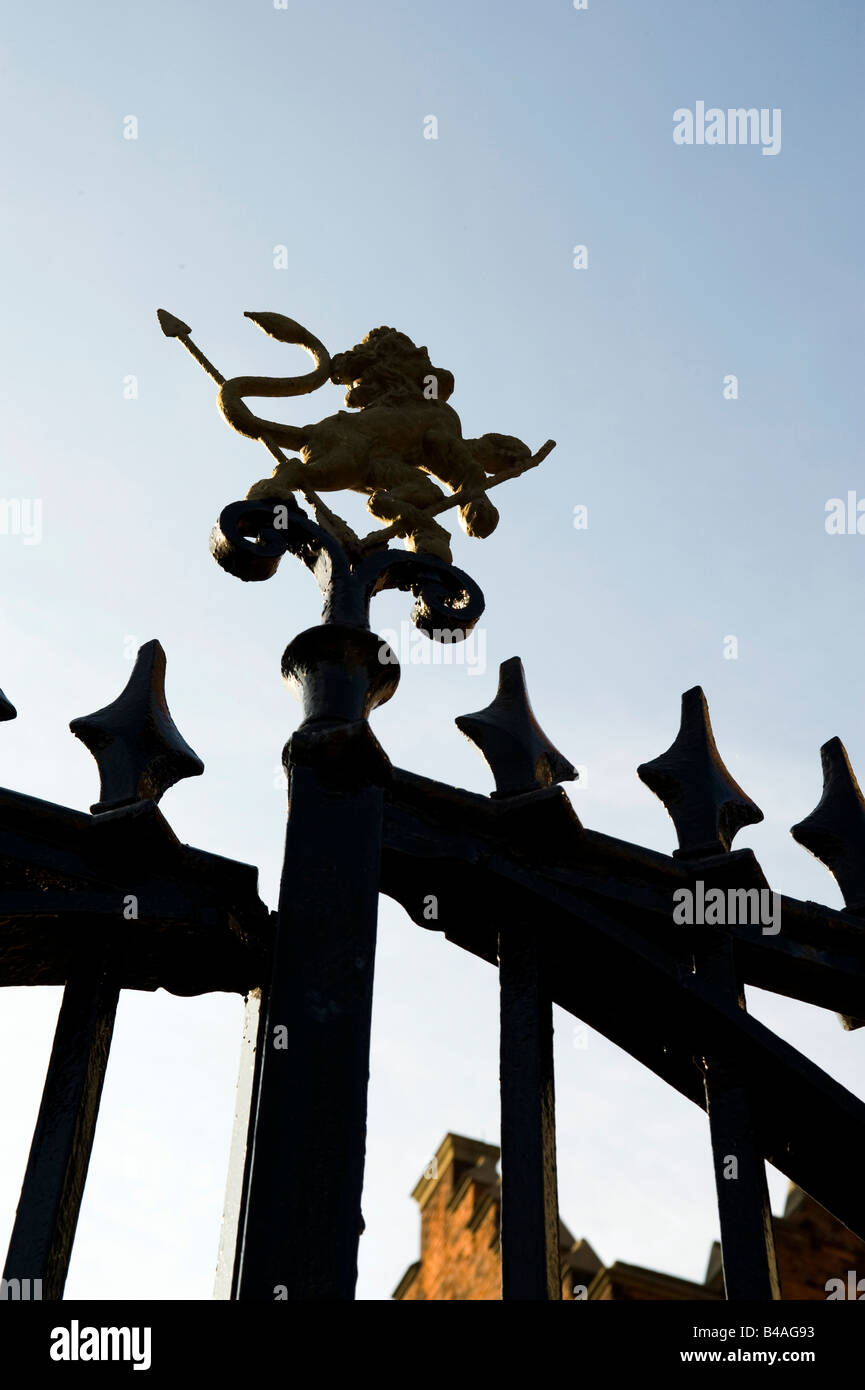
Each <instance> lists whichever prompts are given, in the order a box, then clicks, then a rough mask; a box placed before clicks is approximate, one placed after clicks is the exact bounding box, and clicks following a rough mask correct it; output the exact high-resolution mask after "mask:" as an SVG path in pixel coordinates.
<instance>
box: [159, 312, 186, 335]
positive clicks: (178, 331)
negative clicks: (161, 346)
mask: <svg viewBox="0 0 865 1390" xmlns="http://www.w3.org/2000/svg"><path fill="white" fill-rule="evenodd" d="M156 317H157V318H158V319H159V327H160V328H161V329H162V331H163V333H164V334H165V336H166V338H188V337H189V335H190V333H191V332H192V329H191V328H190V327H189V324H188V323H184V322H183V319H178V318H175V316H174V314H169V312H168V310H167V309H157V310H156Z"/></svg>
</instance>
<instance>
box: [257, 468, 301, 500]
mask: <svg viewBox="0 0 865 1390" xmlns="http://www.w3.org/2000/svg"><path fill="white" fill-rule="evenodd" d="M246 500H247V502H272V501H279V502H293V501H294V500H295V499H294V492H293V491H292V489H291V488H290V487H289V486H288V482H287V481H286V479H285V478H281V477H280V476H279V469H278V468H276V469H274V472H273V476H272V477H270V478H260V479H259V481H258V482H257V483H253V484H252V487H251V488H250V489H249V492H248V493H247V494H246Z"/></svg>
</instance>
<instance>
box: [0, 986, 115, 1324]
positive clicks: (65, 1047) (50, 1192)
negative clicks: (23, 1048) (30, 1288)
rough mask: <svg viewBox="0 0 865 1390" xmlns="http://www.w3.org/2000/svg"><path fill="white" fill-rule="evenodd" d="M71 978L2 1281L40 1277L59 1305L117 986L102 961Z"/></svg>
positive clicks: (46, 1292)
mask: <svg viewBox="0 0 865 1390" xmlns="http://www.w3.org/2000/svg"><path fill="white" fill-rule="evenodd" d="M90 969H91V972H92V973H89V974H88V975H86V976H85V975H84V974H83V972H82V974H81V975H80V976H79V977H77V978H76V979H72V980H69V981H68V983H67V985H66V988H65V990H64V992H63V1003H62V1004H61V1007H60V1014H59V1016H58V1019H57V1028H56V1031H55V1034H54V1043H53V1046H52V1048H51V1058H50V1061H49V1064H48V1072H47V1074H46V1077H45V1086H44V1089H43V1092H42V1103H41V1105H40V1107H39V1115H38V1118H37V1121H36V1128H35V1130H34V1134H33V1143H32V1145H31V1148H30V1156H29V1159H28V1161H27V1170H26V1173H25V1175H24V1183H23V1185H22V1188H21V1197H20V1200H19V1203H18V1210H17V1213H16V1216H15V1225H14V1226H13V1229H12V1237H11V1240H10V1242H9V1252H8V1254H7V1256H6V1267H5V1269H4V1271H3V1277H4V1278H5V1279H7V1280H9V1279H31V1280H32V1279H41V1281H42V1297H43V1299H53V1300H57V1299H61V1298H62V1297H63V1289H64V1286H65V1283H66V1275H67V1273H68V1270H69V1260H70V1257H71V1254H72V1243H73V1241H74V1239H75V1228H76V1226H77V1224H78V1213H79V1210H80V1208H81V1198H82V1196H83V1193H84V1183H85V1180H86V1178H87V1169H88V1166H89V1164H90V1153H91V1150H92V1148H93V1136H94V1133H95V1130H96V1119H97V1116H98V1114H99V1102H100V1099H101V1096H102V1084H103V1082H104V1080H105V1069H106V1066H107V1064H108V1053H109V1050H110V1047H111V1037H112V1034H113V1032H114V1019H115V1014H116V1012H117V1001H118V998H119V993H120V991H119V986H118V985H117V983H116V976H115V975H114V972H113V970H111V969H110V967H109V966H108V964H107V962H106V961H105V960H103V961H101V962H94V963H93V964H92V965H91V967H90Z"/></svg>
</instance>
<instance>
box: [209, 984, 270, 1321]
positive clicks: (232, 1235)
mask: <svg viewBox="0 0 865 1390" xmlns="http://www.w3.org/2000/svg"><path fill="white" fill-rule="evenodd" d="M266 1019H267V1001H266V999H265V998H264V997H263V994H262V991H261V990H260V989H257V990H253V991H252V992H251V993H250V994H249V995H248V996H247V999H246V1003H245V1005H244V1011H243V1033H242V1035H241V1042H240V1064H239V1066H238V1073H237V1091H236V1096H235V1107H234V1130H233V1133H232V1138H231V1153H230V1156H229V1160H228V1176H227V1179H226V1184H225V1204H224V1206H223V1213H222V1231H221V1233H220V1237H219V1256H218V1259H217V1262H216V1279H215V1281H214V1287H213V1297H214V1298H215V1299H232V1298H235V1297H236V1296H237V1277H238V1272H239V1271H238V1262H237V1248H238V1235H239V1233H240V1226H241V1221H242V1218H243V1211H244V1208H245V1206H246V1193H247V1191H248V1188H249V1167H250V1159H251V1157H252V1137H253V1127H254V1124H255V1098H256V1096H257V1094H258V1081H259V1076H260V1074H261V1055H262V1051H263V1049H264V1037H265V1032H264V1029H265V1022H266Z"/></svg>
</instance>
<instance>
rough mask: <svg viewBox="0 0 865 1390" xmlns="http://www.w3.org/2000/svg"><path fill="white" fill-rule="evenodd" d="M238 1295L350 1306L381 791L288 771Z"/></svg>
mask: <svg viewBox="0 0 865 1390" xmlns="http://www.w3.org/2000/svg"><path fill="white" fill-rule="evenodd" d="M289 779H290V783H289V784H290V798H289V819H288V831H287V836H286V852H285V867H284V870H283V878H282V886H281V891H280V902H279V921H278V927H277V939H276V945H275V952H274V967H273V978H272V982H271V989H270V997H269V1008H268V1019H267V1024H266V1037H265V1041H264V1047H263V1052H262V1059H261V1081H260V1086H259V1094H258V1108H257V1114H256V1119H255V1134H254V1140H253V1152H252V1162H251V1169H250V1180H249V1193H248V1201H247V1209H246V1218H245V1223H244V1229H243V1234H242V1249H241V1252H240V1278H239V1283H238V1291H237V1297H238V1298H239V1299H255V1300H273V1299H283V1298H284V1299H288V1300H290V1301H296V1300H309V1299H332V1300H333V1299H336V1300H340V1299H353V1298H354V1291H355V1284H356V1281H357V1247H358V1241H359V1238H360V1232H361V1228H362V1217H361V1194H362V1187H363V1168H364V1157H365V1149H366V1097H367V1083H368V1080H369V1044H370V1023H371V1014H372V986H373V967H374V962H375V938H376V919H377V910H378V892H379V877H380V861H381V825H382V808H383V793H382V790H381V788H380V787H379V786H375V785H369V784H367V785H363V784H362V782H361V784H360V785H355V786H353V787H352V786H349V787H340V786H335V785H333V784H331V783H330V781H329V780H326V779H325V778H324V777H323V776H322V775H320V774H319V772H318V771H317V770H315V769H314V768H312V767H309V766H298V765H297V764H294V765H292V766H291V768H290V772H289Z"/></svg>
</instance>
